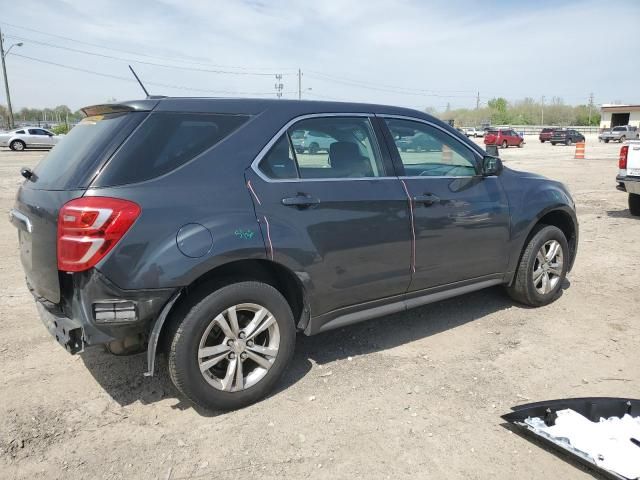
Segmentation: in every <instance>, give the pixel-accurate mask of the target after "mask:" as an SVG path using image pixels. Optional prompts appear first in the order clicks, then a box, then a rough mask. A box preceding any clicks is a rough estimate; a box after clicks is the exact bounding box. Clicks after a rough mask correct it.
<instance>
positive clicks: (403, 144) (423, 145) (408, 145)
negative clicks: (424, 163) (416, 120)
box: [395, 131, 442, 152]
mask: <svg viewBox="0 0 640 480" xmlns="http://www.w3.org/2000/svg"><path fill="white" fill-rule="evenodd" d="M411 133H412V134H413V135H411V136H409V137H402V136H399V135H398V136H397V138H396V141H395V143H396V146H397V147H398V148H399V149H400V151H402V152H407V151H409V150H412V151H414V152H427V151H436V150H439V149H441V148H442V144H441V143H439V142H437V141H436V140H435V139H434V138H433V137H432V136H430V135H426V134H424V133H421V132H418V133H415V132H414V131H411Z"/></svg>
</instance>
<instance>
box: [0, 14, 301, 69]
mask: <svg viewBox="0 0 640 480" xmlns="http://www.w3.org/2000/svg"><path fill="white" fill-rule="evenodd" d="M0 25H6V26H8V27H13V28H18V29H20V30H26V31H29V32H33V33H38V34H40V35H47V36H49V37H54V38H59V39H61V40H65V41H68V42H75V43H78V44H81V45H87V46H90V47H94V48H100V49H103V50H110V51H113V52H120V53H126V54H127V55H135V56H138V57H146V58H155V59H161V60H169V61H172V62H177V63H189V64H192V65H201V66H208V67H219V68H232V69H237V70H247V67H242V66H232V65H217V64H212V63H210V62H198V61H194V60H188V59H186V58H185V57H171V56H161V55H149V54H146V53H140V52H134V51H131V50H123V49H119V48H114V47H108V46H104V45H100V44H98V43H92V42H86V41H84V40H78V39H77V38H72V37H66V36H64V35H57V34H54V33H49V32H45V31H43V30H37V29H35V28H29V27H23V26H21V25H16V24H14V23H7V22H0ZM34 42H35V41H34ZM252 70H270V71H275V70H281V71H287V70H289V71H291V73H287V74H286V75H295V73H294V72H293V71H294V69H293V68H278V69H274V68H259V67H254V68H252ZM271 74H272V73H268V75H271Z"/></svg>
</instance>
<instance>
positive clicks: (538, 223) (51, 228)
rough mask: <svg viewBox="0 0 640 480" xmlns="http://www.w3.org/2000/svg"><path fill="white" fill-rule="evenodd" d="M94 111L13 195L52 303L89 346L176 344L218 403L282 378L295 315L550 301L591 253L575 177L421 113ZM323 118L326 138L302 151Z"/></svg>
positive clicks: (334, 322) (246, 105) (369, 314)
mask: <svg viewBox="0 0 640 480" xmlns="http://www.w3.org/2000/svg"><path fill="white" fill-rule="evenodd" d="M83 112H84V114H85V115H86V117H85V118H84V119H83V120H82V121H81V122H80V123H79V124H78V125H77V126H75V127H74V128H73V129H72V130H71V132H70V133H69V134H68V135H67V136H66V137H65V138H64V139H63V140H62V141H61V142H60V144H58V145H57V146H56V147H55V148H54V149H53V150H52V151H51V152H50V153H49V154H48V155H47V156H46V157H45V158H44V159H43V160H42V161H41V162H40V164H39V165H37V167H36V168H35V169H34V170H33V171H32V170H30V169H29V168H24V169H23V170H22V172H21V173H22V175H23V176H24V177H25V180H24V182H23V184H22V185H21V187H20V189H19V191H18V194H17V198H16V202H15V205H14V207H13V209H12V210H11V212H10V220H11V222H12V223H13V224H14V225H15V226H16V227H17V228H18V233H19V244H20V256H21V261H22V265H23V267H24V270H25V273H26V281H27V284H28V287H29V289H30V291H31V292H32V294H33V296H34V298H35V301H36V305H37V308H38V310H39V314H40V317H41V319H42V321H43V323H44V324H45V326H46V327H47V328H48V330H49V331H50V333H51V335H53V336H54V337H55V339H56V340H57V341H58V342H59V343H60V344H61V345H62V346H63V347H65V348H66V349H67V350H68V351H69V352H70V353H71V354H75V353H78V352H82V351H83V350H84V349H85V348H86V347H88V346H92V345H99V344H100V345H105V346H106V348H107V350H108V351H110V352H111V353H114V354H121V355H122V354H130V353H137V352H144V351H146V355H147V369H146V372H145V375H147V376H149V375H153V373H154V369H155V368H156V366H155V361H156V354H157V353H160V352H163V353H164V354H165V355H166V356H167V359H168V361H167V364H168V369H169V375H170V377H171V379H172V381H173V383H174V384H175V386H176V387H177V388H178V390H179V391H180V392H182V393H183V394H184V395H185V396H186V397H188V398H189V399H191V400H192V401H193V402H194V403H196V404H198V405H200V406H202V407H205V408H209V409H234V408H239V407H242V406H244V405H248V404H250V403H252V402H255V401H257V400H259V399H261V398H263V397H264V396H265V395H267V393H268V392H269V391H270V390H271V389H272V388H273V387H274V384H275V383H276V382H277V381H278V379H279V378H280V377H281V376H282V374H283V372H284V371H285V369H286V368H287V364H288V363H289V362H290V361H291V358H292V355H293V350H294V344H295V338H296V332H303V333H304V334H306V335H313V334H316V333H321V332H324V331H327V330H329V329H332V328H337V327H343V326H345V325H349V324H352V323H355V322H359V321H362V320H367V319H370V318H374V317H380V316H385V315H390V314H392V313H395V312H401V311H404V310H406V309H409V308H413V307H417V306H419V305H424V304H427V303H430V302H434V301H438V300H442V299H445V298H449V297H453V296H456V295H462V294H465V293H468V292H471V291H474V290H479V289H483V288H486V287H490V286H493V285H504V286H505V287H506V290H507V292H508V293H509V295H510V296H511V297H512V298H513V299H514V300H516V301H517V302H520V303H523V304H525V305H529V306H541V305H546V304H548V303H550V302H552V301H553V300H555V299H556V298H557V297H558V296H559V294H560V291H561V288H562V285H563V281H564V278H565V276H566V274H567V272H568V271H569V270H570V269H571V267H572V265H573V262H574V258H575V256H576V248H577V243H578V224H577V221H576V214H575V206H574V202H573V200H572V199H571V196H570V195H569V193H568V191H567V189H566V188H565V187H564V186H563V185H562V184H561V183H559V182H556V181H553V180H549V179H546V178H544V177H542V176H539V175H534V174H531V173H526V172H518V171H515V170H512V169H509V168H506V167H503V165H502V163H501V160H500V159H499V158H498V157H493V156H488V155H486V152H484V150H482V149H481V148H480V147H479V146H477V145H476V144H475V143H473V142H472V141H470V140H468V139H467V138H466V136H465V135H463V134H460V133H459V132H457V131H456V130H455V129H454V128H451V127H450V126H448V125H446V124H445V123H443V122H441V121H439V120H437V119H435V118H433V117H432V116H430V115H427V114H425V113H422V112H418V111H415V110H410V109H404V108H396V107H390V106H380V105H366V104H356V103H336V102H314V101H288V100H251V99H205V98H163V97H149V98H147V99H145V100H139V101H131V102H124V103H121V104H108V105H97V106H92V107H87V108H84V109H83ZM309 132H311V133H312V134H313V135H316V136H321V137H322V138H324V139H326V140H327V142H326V143H327V145H326V149H305V150H303V149H299V148H296V143H295V142H296V139H297V138H300V137H303V136H304V135H309ZM416 137H424V138H426V139H428V143H429V145H430V147H429V148H428V149H422V148H409V147H407V145H410V144H411V142H410V141H411V139H415V138H416ZM399 146H402V148H400V147H399Z"/></svg>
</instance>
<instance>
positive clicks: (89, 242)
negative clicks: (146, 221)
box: [58, 197, 140, 272]
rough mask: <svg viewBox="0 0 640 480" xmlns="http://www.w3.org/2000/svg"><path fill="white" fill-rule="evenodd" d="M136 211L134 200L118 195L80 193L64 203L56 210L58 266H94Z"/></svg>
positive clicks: (65, 268) (68, 269) (76, 269)
mask: <svg viewBox="0 0 640 480" xmlns="http://www.w3.org/2000/svg"><path fill="white" fill-rule="evenodd" d="M139 215H140V207H139V206H138V205H137V204H135V203H133V202H130V201H128V200H122V199H120V198H110V197H83V198H76V199H74V200H71V201H70V202H67V203H65V204H64V205H63V206H62V208H61V209H60V213H59V214H58V270H62V271H65V272H81V271H83V270H87V269H89V268H91V267H93V266H94V265H95V264H96V263H98V262H99V261H100V260H101V259H102V258H103V257H104V256H105V255H106V254H107V253H109V251H110V250H111V249H112V248H113V247H114V246H115V245H116V243H118V242H119V241H120V239H121V238H122V236H123V235H124V234H125V233H126V231H127V230H129V227H131V225H133V222H135V220H136V218H138V216H139Z"/></svg>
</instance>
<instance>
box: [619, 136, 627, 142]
mask: <svg viewBox="0 0 640 480" xmlns="http://www.w3.org/2000/svg"><path fill="white" fill-rule="evenodd" d="M626 140H627V137H625V136H624V135H622V136H621V137H620V143H624V142H625V141H626Z"/></svg>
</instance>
